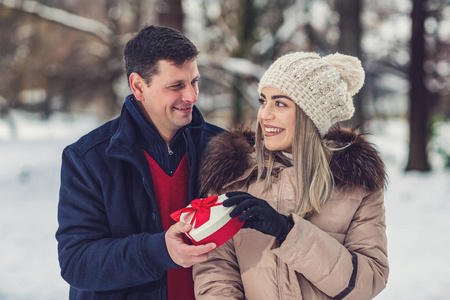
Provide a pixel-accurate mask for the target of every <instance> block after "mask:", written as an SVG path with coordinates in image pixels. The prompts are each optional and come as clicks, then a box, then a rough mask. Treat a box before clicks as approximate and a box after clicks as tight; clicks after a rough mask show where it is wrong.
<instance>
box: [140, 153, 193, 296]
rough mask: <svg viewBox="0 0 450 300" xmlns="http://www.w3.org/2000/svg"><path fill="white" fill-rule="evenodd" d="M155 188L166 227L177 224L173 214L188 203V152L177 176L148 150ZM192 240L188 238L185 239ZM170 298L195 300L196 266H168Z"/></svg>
mask: <svg viewBox="0 0 450 300" xmlns="http://www.w3.org/2000/svg"><path fill="white" fill-rule="evenodd" d="M145 156H146V157H147V161H148V164H149V166H150V171H151V173H152V180H153V186H154V192H155V198H156V202H157V204H158V208H159V213H160V215H161V221H162V225H163V228H164V230H167V229H169V227H170V226H172V225H173V224H175V221H174V220H173V219H172V218H171V217H170V214H171V213H173V212H174V211H176V210H179V209H181V208H183V207H186V205H188V196H187V195H188V184H189V165H188V161H187V156H186V154H185V155H184V156H183V158H182V159H181V162H180V164H179V165H178V168H177V169H176V171H175V172H174V174H173V176H172V177H171V176H169V175H167V174H166V173H165V172H164V171H163V170H162V169H161V168H160V167H159V165H158V164H157V163H156V162H155V160H153V158H152V157H151V156H150V155H148V154H147V152H145ZM186 240H188V239H187V238H186V239H185V241H186ZM167 299H168V300H179V299H186V300H189V299H192V300H194V299H195V297H194V281H193V280H192V268H177V269H170V270H167Z"/></svg>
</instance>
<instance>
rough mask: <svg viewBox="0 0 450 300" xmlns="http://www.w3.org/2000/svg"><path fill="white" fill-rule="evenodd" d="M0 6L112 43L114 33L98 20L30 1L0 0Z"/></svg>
mask: <svg viewBox="0 0 450 300" xmlns="http://www.w3.org/2000/svg"><path fill="white" fill-rule="evenodd" d="M0 5H3V6H6V7H8V8H11V9H16V10H19V11H23V12H26V13H29V14H32V15H35V16H37V17H39V18H41V19H43V20H47V21H50V22H55V23H57V24H60V25H62V26H66V27H68V28H72V29H75V30H78V31H82V32H86V33H90V34H92V35H94V36H96V37H97V38H99V39H100V40H102V41H103V42H105V43H109V42H110V41H111V37H112V35H113V33H112V31H111V30H110V29H109V28H108V27H107V26H105V25H104V24H102V23H101V22H98V21H96V20H92V19H89V18H85V17H81V16H78V15H75V14H71V13H69V12H67V11H65V10H63V9H59V8H54V7H50V6H47V5H44V4H41V3H39V2H36V1H30V0H0Z"/></svg>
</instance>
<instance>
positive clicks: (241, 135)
mask: <svg viewBox="0 0 450 300" xmlns="http://www.w3.org/2000/svg"><path fill="white" fill-rule="evenodd" d="M365 136H366V134H365V133H361V132H359V130H358V129H349V128H344V127H341V126H335V127H333V128H332V129H330V131H329V132H328V134H327V135H326V136H325V138H324V139H325V140H327V144H329V145H330V146H331V147H333V148H337V149H339V148H343V149H342V150H338V151H334V152H333V155H332V157H331V161H330V168H331V171H332V173H333V176H334V180H335V183H336V185H337V186H339V185H343V184H351V185H359V186H363V187H365V188H367V189H368V190H369V191H376V190H379V189H382V188H384V187H385V185H386V172H385V167H384V163H383V161H382V160H381V158H380V156H379V155H378V152H377V150H376V149H375V148H374V146H373V145H372V144H371V143H369V142H368V141H367V139H366V138H365ZM254 145H255V134H254V132H252V131H249V130H242V129H238V130H233V131H229V132H224V133H221V134H219V135H217V136H216V137H214V138H213V139H212V140H211V141H210V142H209V144H208V146H207V148H206V149H205V152H204V158H203V161H202V164H201V169H200V180H199V182H200V191H201V193H205V192H208V191H217V190H221V189H222V188H223V187H224V186H225V185H227V184H228V183H230V182H232V181H235V180H237V179H239V178H240V177H241V176H242V175H244V173H246V172H247V171H248V170H249V169H250V168H252V169H255V167H256V160H255V156H254V155H252V154H253V152H254V151H255V147H254ZM347 145H348V146H347ZM345 146H347V147H345Z"/></svg>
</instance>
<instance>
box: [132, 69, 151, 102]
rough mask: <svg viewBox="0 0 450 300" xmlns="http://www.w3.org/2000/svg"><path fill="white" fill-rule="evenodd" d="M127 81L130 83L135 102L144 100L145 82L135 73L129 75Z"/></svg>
mask: <svg viewBox="0 0 450 300" xmlns="http://www.w3.org/2000/svg"><path fill="white" fill-rule="evenodd" d="M128 80H129V81H130V88H131V91H132V92H133V95H134V97H135V98H136V100H139V101H142V100H144V87H145V86H146V85H147V84H146V83H145V80H144V79H143V78H142V77H141V76H140V75H139V74H138V73H135V72H134V73H131V74H130V78H128Z"/></svg>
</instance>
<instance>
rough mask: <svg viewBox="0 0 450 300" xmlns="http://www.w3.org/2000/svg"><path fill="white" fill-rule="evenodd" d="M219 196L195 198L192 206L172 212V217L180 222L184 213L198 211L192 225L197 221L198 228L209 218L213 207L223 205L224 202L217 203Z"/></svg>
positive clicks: (196, 226)
mask: <svg viewBox="0 0 450 300" xmlns="http://www.w3.org/2000/svg"><path fill="white" fill-rule="evenodd" d="M218 198H219V197H218V196H209V197H207V198H202V199H194V200H192V202H191V206H189V207H185V208H182V209H180V210H177V211H176V212H173V213H172V214H170V217H171V218H172V219H174V220H175V221H177V222H179V221H180V217H181V214H182V213H188V212H191V211H196V212H195V214H194V216H193V217H192V220H191V225H193V224H194V222H195V226H194V228H198V227H200V226H202V225H203V224H205V223H206V222H207V221H208V220H209V216H210V211H211V207H213V206H218V205H222V203H216V202H217V199H218Z"/></svg>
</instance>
